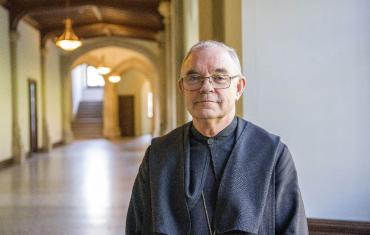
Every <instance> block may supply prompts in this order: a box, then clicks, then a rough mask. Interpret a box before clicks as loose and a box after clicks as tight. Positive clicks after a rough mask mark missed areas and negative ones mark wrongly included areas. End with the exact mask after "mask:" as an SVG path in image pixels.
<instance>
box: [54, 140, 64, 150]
mask: <svg viewBox="0 0 370 235" xmlns="http://www.w3.org/2000/svg"><path fill="white" fill-rule="evenodd" d="M63 145H65V143H64V141H63V140H60V141H58V142H55V143H54V144H53V148H57V147H61V146H63Z"/></svg>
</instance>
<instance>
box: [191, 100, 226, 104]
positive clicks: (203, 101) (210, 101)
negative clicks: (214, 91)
mask: <svg viewBox="0 0 370 235" xmlns="http://www.w3.org/2000/svg"><path fill="white" fill-rule="evenodd" d="M194 103H195V104H197V103H221V102H220V101H217V100H197V101H195V102H194Z"/></svg>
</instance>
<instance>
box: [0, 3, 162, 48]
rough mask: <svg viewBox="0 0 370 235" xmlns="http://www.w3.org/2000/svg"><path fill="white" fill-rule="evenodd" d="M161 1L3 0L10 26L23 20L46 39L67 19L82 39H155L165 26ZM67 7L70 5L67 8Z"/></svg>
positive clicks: (60, 31)
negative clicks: (159, 10) (105, 37)
mask: <svg viewBox="0 0 370 235" xmlns="http://www.w3.org/2000/svg"><path fill="white" fill-rule="evenodd" d="M159 2H160V0H0V4H1V5H3V6H4V7H5V8H6V9H8V11H9V14H10V26H9V27H10V29H11V30H14V29H16V27H17V25H18V23H19V21H20V20H21V19H24V20H26V21H27V22H28V23H30V24H32V25H33V26H34V27H36V28H37V29H38V30H40V33H41V38H42V40H43V41H45V40H46V39H48V38H54V37H56V36H58V35H60V34H62V33H63V30H64V20H65V19H66V17H70V18H71V19H72V20H73V30H74V31H75V33H76V34H77V35H78V36H79V37H81V38H83V39H89V38H94V37H104V36H108V37H109V36H118V37H130V38H140V39H147V40H155V38H156V34H157V33H158V32H159V31H160V30H162V29H163V23H162V16H161V15H160V14H159V12H158V6H159ZM67 6H68V7H67Z"/></svg>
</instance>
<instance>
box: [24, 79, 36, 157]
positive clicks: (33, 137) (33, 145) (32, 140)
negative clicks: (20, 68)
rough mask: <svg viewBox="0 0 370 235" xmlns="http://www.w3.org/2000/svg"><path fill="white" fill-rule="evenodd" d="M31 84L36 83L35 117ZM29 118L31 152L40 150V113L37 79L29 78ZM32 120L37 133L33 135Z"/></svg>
mask: <svg viewBox="0 0 370 235" xmlns="http://www.w3.org/2000/svg"><path fill="white" fill-rule="evenodd" d="M31 85H34V87H35V92H34V95H35V97H34V100H35V113H34V117H32V111H31V108H32V100H31V99H32V97H31ZM27 90H28V118H29V137H30V140H29V144H30V151H29V153H34V152H37V151H38V140H37V139H38V115H37V103H38V102H37V81H36V80H35V79H31V78H29V79H28V86H27ZM32 120H34V121H35V123H34V124H35V135H33V132H32Z"/></svg>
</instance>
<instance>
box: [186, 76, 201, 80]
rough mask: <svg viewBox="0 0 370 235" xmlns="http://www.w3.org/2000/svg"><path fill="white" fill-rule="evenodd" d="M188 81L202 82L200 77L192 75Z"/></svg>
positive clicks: (187, 78) (188, 77)
mask: <svg viewBox="0 0 370 235" xmlns="http://www.w3.org/2000/svg"><path fill="white" fill-rule="evenodd" d="M186 80H187V81H189V82H197V81H199V80H200V76H198V75H190V76H187V77H186Z"/></svg>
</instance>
